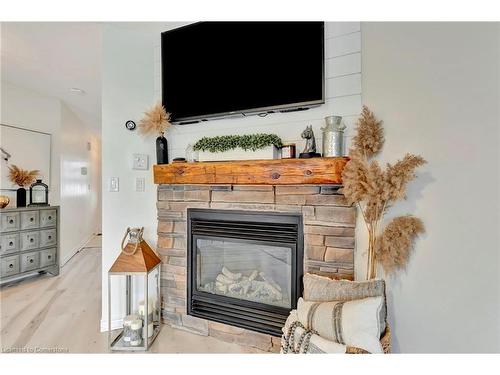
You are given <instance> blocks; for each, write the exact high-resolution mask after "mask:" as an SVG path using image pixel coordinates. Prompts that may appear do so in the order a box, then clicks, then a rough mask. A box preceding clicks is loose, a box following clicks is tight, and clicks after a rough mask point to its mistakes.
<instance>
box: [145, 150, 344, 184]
mask: <svg viewBox="0 0 500 375" xmlns="http://www.w3.org/2000/svg"><path fill="white" fill-rule="evenodd" d="M348 160H349V159H348V158H343V157H340V158H311V159H278V160H242V161H220V162H195V163H173V164H161V165H155V166H153V173H154V182H155V184H189V185H191V184H232V185H305V184H315V185H321V184H325V185H326V184H334V185H338V184H341V183H342V169H344V166H345V164H346V163H347V161H348Z"/></svg>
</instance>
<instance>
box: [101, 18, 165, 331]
mask: <svg viewBox="0 0 500 375" xmlns="http://www.w3.org/2000/svg"><path fill="white" fill-rule="evenodd" d="M154 42H155V39H154V38H152V37H151V36H150V35H148V34H143V33H140V32H135V31H130V30H127V29H123V28H119V27H117V26H109V25H108V26H105V27H104V29H103V67H102V69H103V70H102V192H103V195H102V202H103V205H102V231H103V247H102V281H103V283H102V297H103V299H102V308H103V311H102V320H101V327H102V328H103V329H105V328H106V327H107V316H108V315H107V314H108V310H107V305H108V303H107V302H108V301H107V292H108V284H107V272H108V270H109V268H110V267H111V265H112V264H113V262H114V260H115V259H116V257H117V256H118V254H119V252H120V243H121V240H122V237H123V234H124V232H125V230H126V229H127V227H129V226H130V227H134V226H144V227H145V233H144V238H145V239H146V240H147V241H148V242H149V244H150V245H151V246H153V247H154V246H155V245H156V225H157V220H156V186H155V185H154V184H153V173H152V168H151V164H153V163H155V162H156V154H155V140H154V138H153V139H149V140H145V139H143V138H142V137H140V136H139V135H138V133H137V132H130V131H129V130H127V129H126V128H125V122H126V121H127V120H135V121H138V120H139V119H140V117H141V116H142V113H143V112H144V111H145V110H146V109H147V108H149V107H151V105H152V104H154V82H153V78H154V74H153V70H154V69H153V65H154V64H153V63H154V52H153V51H154ZM134 153H144V154H148V155H149V159H150V168H149V170H147V171H134V170H132V154H134ZM111 177H119V179H120V191H119V192H109V191H108V187H109V185H108V183H109V179H110V178H111ZM136 177H145V179H146V189H145V192H135V191H134V188H135V178H136ZM112 312H113V316H112V320H120V319H121V318H122V317H123V312H121V311H119V310H112ZM115 313H116V314H115Z"/></svg>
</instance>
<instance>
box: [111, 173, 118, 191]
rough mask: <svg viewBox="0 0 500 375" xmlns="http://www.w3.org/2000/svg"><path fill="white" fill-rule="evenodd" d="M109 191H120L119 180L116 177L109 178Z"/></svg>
mask: <svg viewBox="0 0 500 375" xmlns="http://www.w3.org/2000/svg"><path fill="white" fill-rule="evenodd" d="M109 191H111V192H117V191H120V179H119V178H118V177H111V178H110V179H109Z"/></svg>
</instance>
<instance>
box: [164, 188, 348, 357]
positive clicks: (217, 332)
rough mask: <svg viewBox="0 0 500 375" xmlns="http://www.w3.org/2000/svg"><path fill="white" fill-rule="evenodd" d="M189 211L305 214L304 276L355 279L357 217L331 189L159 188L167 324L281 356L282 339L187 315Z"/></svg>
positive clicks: (334, 190)
mask: <svg viewBox="0 0 500 375" xmlns="http://www.w3.org/2000/svg"><path fill="white" fill-rule="evenodd" d="M188 208H214V209H227V210H231V209H236V210H250V211H281V212H301V213H302V215H303V220H304V272H311V273H315V274H320V275H326V276H329V277H335V278H344V279H353V277H354V230H355V223H356V211H355V208H354V207H349V206H348V205H347V204H346V202H345V199H344V197H343V196H342V195H340V194H338V193H337V187H335V186H332V185H326V186H325V185H323V186H322V185H296V186H291V185H275V186H272V185H177V184H176V185H165V184H162V185H159V186H158V202H157V209H158V253H159V255H160V256H161V259H162V267H161V293H162V317H163V322H164V323H166V324H169V325H170V326H172V327H174V328H178V329H183V330H188V331H191V332H194V333H197V334H200V335H205V336H212V337H215V338H218V339H220V340H223V341H229V342H234V343H237V344H240V345H244V346H250V347H255V348H258V349H260V350H264V351H272V352H277V351H279V348H280V339H279V338H278V337H272V336H270V335H266V334H262V333H258V332H254V331H249V330H246V329H243V328H239V327H233V326H230V325H226V324H222V323H217V322H213V321H208V320H205V319H199V318H196V317H193V316H190V315H187V313H186V293H187V291H186V286H187V280H186V278H187V276H186V275H187V270H186V256H187V254H186V252H187V241H186V219H187V209H188Z"/></svg>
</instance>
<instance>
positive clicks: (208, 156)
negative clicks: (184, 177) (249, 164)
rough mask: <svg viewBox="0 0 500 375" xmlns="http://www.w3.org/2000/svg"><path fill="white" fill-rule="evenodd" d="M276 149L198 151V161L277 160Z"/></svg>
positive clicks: (273, 147) (272, 147) (271, 147)
mask: <svg viewBox="0 0 500 375" xmlns="http://www.w3.org/2000/svg"><path fill="white" fill-rule="evenodd" d="M278 151H279V150H278V149H277V148H276V147H275V146H268V147H265V148H261V149H260V150H255V151H252V150H247V151H245V150H243V149H242V148H239V147H238V148H235V149H232V150H229V151H224V152H210V151H199V152H198V161H232V160H269V159H278V158H279V155H278Z"/></svg>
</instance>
